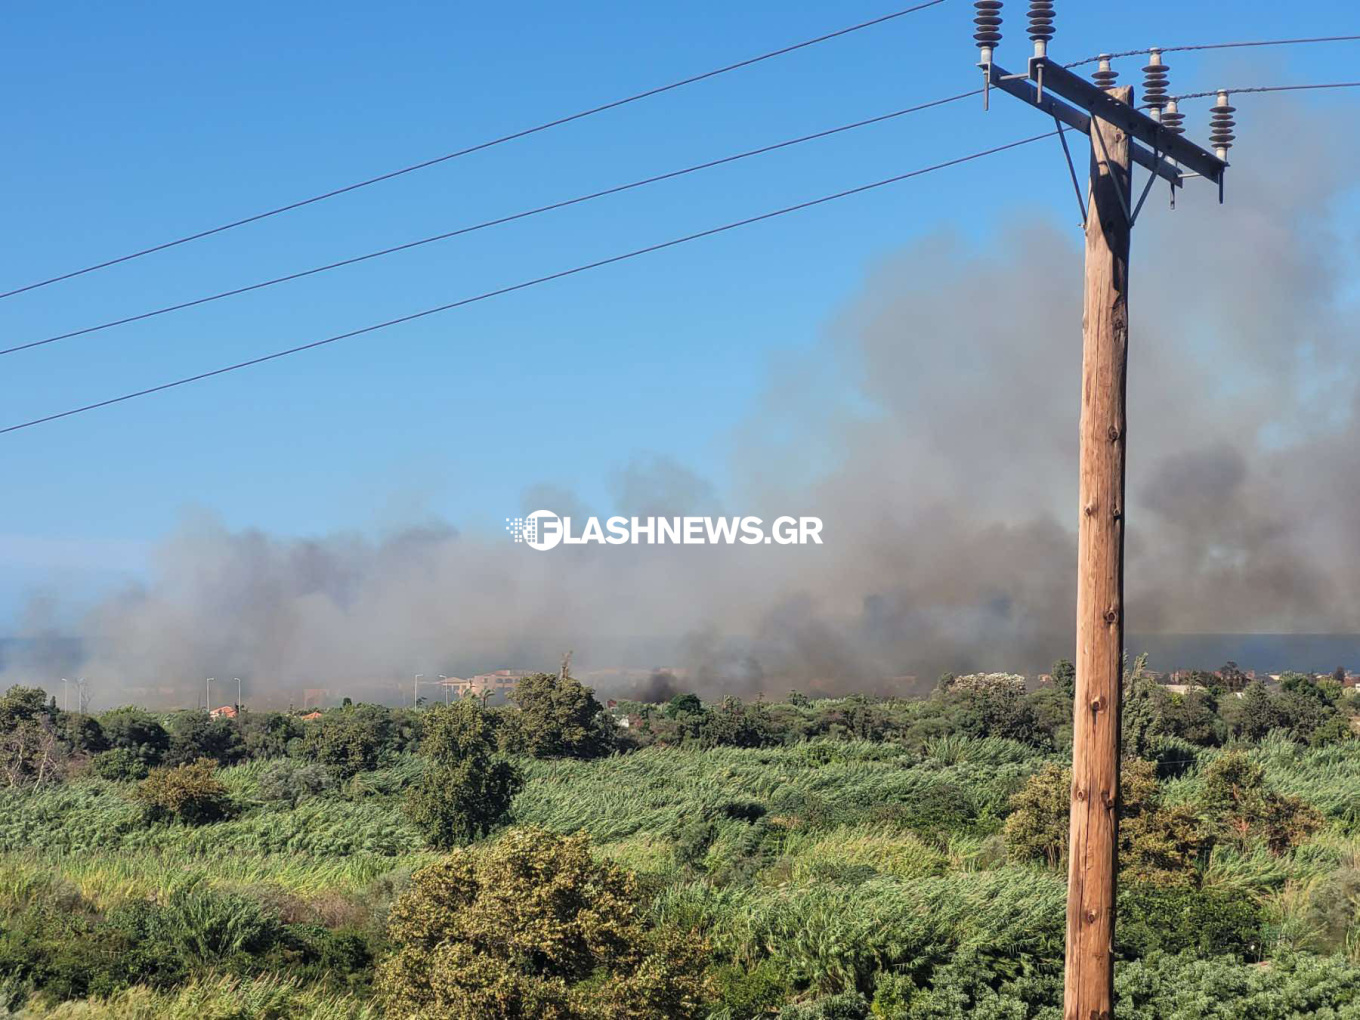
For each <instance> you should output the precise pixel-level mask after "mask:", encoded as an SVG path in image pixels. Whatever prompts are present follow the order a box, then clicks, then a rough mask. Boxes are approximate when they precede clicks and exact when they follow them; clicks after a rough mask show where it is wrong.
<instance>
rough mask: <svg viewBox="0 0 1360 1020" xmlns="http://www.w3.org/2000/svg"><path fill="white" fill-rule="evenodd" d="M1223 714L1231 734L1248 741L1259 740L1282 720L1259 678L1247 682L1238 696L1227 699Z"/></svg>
mask: <svg viewBox="0 0 1360 1020" xmlns="http://www.w3.org/2000/svg"><path fill="white" fill-rule="evenodd" d="M1223 714H1224V719H1225V721H1226V722H1227V723H1228V725H1229V727H1230V729H1231V731H1232V734H1233V736H1235V737H1237V738H1239V739H1242V740H1250V741H1259V740H1260V739H1261V738H1262V737H1264V736H1265V735H1266V734H1267V733H1269V732H1270V731H1271V730H1273V729H1275V728H1276V727H1278V726H1279V725H1280V723H1281V721H1282V720H1281V718H1280V713H1279V710H1278V709H1277V708H1276V706H1275V701H1274V699H1273V698H1271V696H1270V691H1268V690H1266V685H1265V684H1263V683H1262V682H1261V681H1259V680H1257V681H1255V682H1254V683H1251V684H1249V685H1248V686H1247V689H1246V690H1245V691H1243V692H1242V696H1241V697H1240V698H1229V699H1227V703H1226V707H1225V709H1224V712H1223Z"/></svg>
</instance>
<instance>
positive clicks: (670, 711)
mask: <svg viewBox="0 0 1360 1020" xmlns="http://www.w3.org/2000/svg"><path fill="white" fill-rule="evenodd" d="M789 703H790V704H794V701H793V695H792V694H790V695H789ZM703 711H704V703H703V702H702V701H700V700H699V695H697V694H688V693H686V694H677V695H675V696H674V697H673V698H671V700H670V701H668V702H666V705H665V707H664V708H662V709H661V714H662V715H664V716H665V717H666V718H667V719H678V718H679V717H680V716H682V715H702V714H703Z"/></svg>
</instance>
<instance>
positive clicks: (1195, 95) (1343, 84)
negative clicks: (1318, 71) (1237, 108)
mask: <svg viewBox="0 0 1360 1020" xmlns="http://www.w3.org/2000/svg"><path fill="white" fill-rule="evenodd" d="M1354 88H1360V81H1338V82H1331V83H1330V84H1325V85H1257V86H1255V87H1253V88H1248V89H1214V90H1213V91H1211V92H1188V93H1186V94H1185V95H1183V96H1172V97H1171V98H1172V99H1175V100H1176V101H1177V102H1180V101H1182V100H1185V99H1204V98H1205V97H1206V96H1216V95H1218V94H1219V93H1220V92H1227V93H1228V94H1229V95H1233V96H1240V95H1242V94H1244V93H1247V92H1301V91H1304V90H1306V89H1354Z"/></svg>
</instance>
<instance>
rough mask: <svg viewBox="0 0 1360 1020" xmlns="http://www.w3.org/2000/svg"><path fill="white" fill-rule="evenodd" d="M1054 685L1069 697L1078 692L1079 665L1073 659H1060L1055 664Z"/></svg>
mask: <svg viewBox="0 0 1360 1020" xmlns="http://www.w3.org/2000/svg"><path fill="white" fill-rule="evenodd" d="M1051 675H1052V677H1053V686H1054V687H1056V688H1058V690H1060V691H1062V692H1063V693H1064V694H1066V695H1067V696H1068V697H1069V698H1070V697H1072V696H1073V695H1074V694H1076V693H1077V667H1076V666H1074V665H1072V660H1071V659H1059V660H1058V661H1057V662H1055V663H1054V664H1053V672H1052V674H1051Z"/></svg>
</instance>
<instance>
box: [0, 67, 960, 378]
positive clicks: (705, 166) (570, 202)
mask: <svg viewBox="0 0 1360 1020" xmlns="http://www.w3.org/2000/svg"><path fill="white" fill-rule="evenodd" d="M981 94H982V90H981V89H974V90H973V91H971V92H961V93H959V94H958V95H954V96H948V97H946V98H944V99H935V100H932V101H931V102H928V103H921V104H919V105H917V106H910V107H907V108H906V109H903V110H894V111H893V112H892V113H885V114H881V115H879V116H877V117H869V118H867V119H865V120H859V121H855V122H854V123H852V124H842V125H841V126H839V127H834V128H828V129H827V130H825V131H817V132H814V133H813V134H810V135H803V136H801V137H799V138H790V139H788V140H786V141H782V142H775V143H774V144H772V145H763V146H761V147H760V148H757V149H748V150H746V151H745V152H739V153H736V154H734V155H731V156H724V157H722V158H721V159H713V160H709V161H707V162H705V163H697V164H695V165H693V166H688V167H684V168H683V169H680V170H672V171H669V172H668V173H664V174H657V175H655V176H652V177H646V178H643V179H642V180H638V181H632V182H630V183H628V184H620V185H617V186H615V187H612V188H605V189H604V190H602V191H594V192H591V193H589V194H586V195H579V196H577V197H576V198H568V199H563V200H562V201H559V202H552V203H550V204H548V205H541V206H538V207H537V208H535V209H528V210H525V211H523V212H517V213H512V214H510V215H508V216H500V217H497V218H495V219H491V220H483V221H482V222H481V223H474V224H472V225H470V226H466V227H459V228H458V229H456V230H450V231H446V232H444V233H442V234H435V235H433V236H431V237H423V238H420V239H418V240H415V241H407V242H406V243H404V244H398V245H394V246H392V247H389V248H383V249H381V250H379V251H372V252H368V253H367V254H364V255H356V256H354V257H353V258H348V259H341V260H340V261H338V262H330V263H327V264H325V265H321V266H315V267H313V268H311V269H304V270H301V271H300V272H296V273H289V274H287V275H285V276H276V277H274V278H273V279H269V280H262V281H260V282H259V283H252V284H249V285H247V286H244V287H236V288H233V289H231V290H224V291H220V292H218V293H216V294H209V295H207V296H205V297H200V298H194V299H193V300H191V301H181V302H179V303H178V304H173V305H166V306H164V307H162V308H156V309H153V310H151V311H148V312H141V313H139V314H137V315H128V316H125V317H123V318H121V319H113V320H111V321H109V322H102V323H99V324H98V325H95V326H86V327H84V328H82V329H75V330H71V331H70V332H67V333H58V334H56V335H55V336H49V337H45V338H44V339H42V340H31V341H29V342H28V343H22V344H16V345H15V346H13V347H6V348H3V349H0V356H3V355H6V354H15V353H17V352H19V351H26V350H30V349H32V348H34V347H42V346H44V345H46V344H52V343H56V342H57V341H59V340H69V339H71V338H73V337H78V336H86V335H88V334H90V333H97V332H99V331H101V330H105V329H112V328H113V327H115V326H125V325H127V324H129V323H133V322H142V321H144V320H146V319H152V318H155V317H156V316H159V315H166V314H168V313H170V312H178V311H183V310H184V309H186V308H195V307H197V306H199V305H205V304H208V303H209V302H212V301H220V300H222V299H223V298H229V297H236V296H237V295H240V294H248V293H250V292H251V291H257V290H263V289H264V288H266V287H273V286H275V285H277V284H281V283H289V282H291V281H293V280H300V279H303V278H304V277H308V276H315V275H316V274H318V273H325V272H329V271H330V270H332V269H340V268H342V267H344V266H352V265H355V264H356V263H360V262H366V261H368V260H370V259H377V258H382V257H384V256H386V255H393V254H396V253H397V252H402V251H409V250H410V249H412V248H418V247H420V246H422V245H426V244H433V243H435V242H436V241H446V240H448V239H450V238H454V237H460V236H462V235H464V234H471V233H474V232H476V231H479V230H486V229H488V228H490V227H498V226H502V225H504V224H506V223H513V222H515V221H517V220H523V219H528V218H529V217H531V216H538V215H540V214H542V213H546V212H552V211H554V210H557V209H565V208H568V207H569V206H574V205H580V204H582V203H585V202H591V201H594V200H595V199H598V198H604V197H606V196H609V195H617V194H620V193H622V192H625V191H632V190H633V189H635V188H641V187H645V186H646V185H649V184H656V183H658V182H660V181H667V180H672V179H674V178H676V177H683V176H685V175H687V174H692V173H697V172H699V171H701V170H709V169H712V168H713V167H718V166H724V165H726V164H728V163H735V162H737V161H738V160H742V159H748V158H750V157H752V156H760V155H764V154H766V153H770V152H776V151H778V150H780V149H786V148H789V147H790V146H794V145H801V144H803V143H804V142H811V141H816V140H818V139H822V138H828V137H831V136H832V135H837V134H841V133H843V132H846V131H853V130H855V129H857V128H862V127H868V126H869V125H872V124H881V123H883V122H885V121H889V120H893V119H895V118H897V117H904V116H906V115H908V114H912V113H919V112H921V111H922V110H930V109H933V108H935V107H937V106H945V105H947V104H949V103H956V102H958V101H959V100H961V99H968V98H971V97H972V96H977V95H981Z"/></svg>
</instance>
